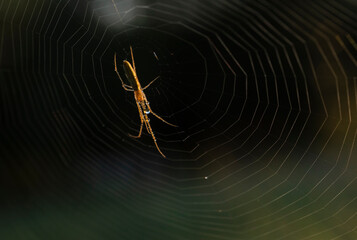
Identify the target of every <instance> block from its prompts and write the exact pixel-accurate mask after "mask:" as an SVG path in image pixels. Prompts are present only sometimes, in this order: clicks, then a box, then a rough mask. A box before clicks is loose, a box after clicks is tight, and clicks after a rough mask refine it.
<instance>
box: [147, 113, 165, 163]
mask: <svg viewBox="0 0 357 240" xmlns="http://www.w3.org/2000/svg"><path fill="white" fill-rule="evenodd" d="M144 117H145V120H144V122H145V127H146V130H147V131H148V133H149V134H150V135H151V137H152V139H153V140H154V143H155V146H156V149H157V150H158V151H159V153H160V154H161V156H163V157H164V158H166V156H165V155H164V154H163V153H162V152H161V150H160V148H159V145H157V142H156V137H155V135H154V133H153V131H152V129H151V126H150V122H149V121H150V120H149V118H148V116H147V115H146V114H144Z"/></svg>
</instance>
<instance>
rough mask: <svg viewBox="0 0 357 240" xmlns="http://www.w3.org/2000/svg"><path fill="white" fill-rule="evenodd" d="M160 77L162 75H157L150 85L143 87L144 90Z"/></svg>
mask: <svg viewBox="0 0 357 240" xmlns="http://www.w3.org/2000/svg"><path fill="white" fill-rule="evenodd" d="M159 77H160V76H157V77H156V78H155V79H154V80H152V81H151V82H150V83H149V84H148V85H146V86H145V87H144V88H143V90H145V89H147V88H148V87H149V86H150V85H151V83H153V82H155V81H156V80H157V79H158V78H159Z"/></svg>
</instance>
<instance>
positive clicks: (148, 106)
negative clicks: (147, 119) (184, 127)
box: [145, 99, 178, 127]
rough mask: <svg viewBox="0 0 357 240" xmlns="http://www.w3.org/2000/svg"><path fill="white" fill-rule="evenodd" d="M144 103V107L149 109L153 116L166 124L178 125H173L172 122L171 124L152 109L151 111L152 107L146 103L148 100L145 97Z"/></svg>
mask: <svg viewBox="0 0 357 240" xmlns="http://www.w3.org/2000/svg"><path fill="white" fill-rule="evenodd" d="M145 105H146V107H147V108H148V109H149V111H150V112H151V113H152V114H153V115H154V116H155V117H157V118H158V119H160V120H161V121H163V122H164V123H166V124H167V125H170V126H173V127H178V126H177V125H174V124H172V123H169V122H167V121H165V120H164V119H163V118H162V117H160V116H159V115H157V114H156V113H154V112H153V111H152V109H151V107H150V105H149V103H148V101H147V100H146V99H145Z"/></svg>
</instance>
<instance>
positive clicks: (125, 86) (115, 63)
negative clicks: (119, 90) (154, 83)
mask: <svg viewBox="0 0 357 240" xmlns="http://www.w3.org/2000/svg"><path fill="white" fill-rule="evenodd" d="M116 56H117V53H114V71H115V72H116V73H117V75H118V77H119V79H120V81H121V85H122V86H123V88H124V90H125V91H130V92H133V91H134V90H133V88H132V87H131V86H129V85H127V84H125V83H124V81H123V79H122V78H121V77H120V74H119V72H118V69H117V57H116Z"/></svg>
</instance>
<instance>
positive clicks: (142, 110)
mask: <svg viewBox="0 0 357 240" xmlns="http://www.w3.org/2000/svg"><path fill="white" fill-rule="evenodd" d="M130 53H131V60H132V62H133V67H132V66H131V64H130V62H128V61H126V60H124V61H123V68H124V72H125V76H126V78H127V79H128V81H129V83H130V85H127V84H125V83H124V81H123V79H122V78H121V77H120V74H119V72H118V70H117V59H116V53H114V66H115V69H114V70H115V72H116V73H117V75H118V77H119V79H120V81H121V83H122V86H123V88H124V90H126V91H130V92H134V97H135V102H136V106H137V107H138V110H139V115H140V121H141V125H140V131H139V134H138V135H137V136H133V135H131V134H129V136H130V137H133V138H140V137H141V132H142V130H143V124H144V123H145V127H146V130H147V131H148V133H149V134H150V135H151V137H152V139H153V140H154V143H155V146H156V148H157V150H158V151H159V152H160V154H161V155H162V156H163V157H164V158H166V157H165V155H164V154H163V153H162V152H161V150H160V148H159V146H158V145H157V142H156V138H155V135H154V133H153V131H152V129H151V126H150V122H149V121H150V120H149V117H148V114H150V113H152V114H153V115H154V116H155V117H157V118H158V119H160V120H161V121H163V122H164V123H166V124H168V125H171V126H173V127H177V126H176V125H173V124H171V123H169V122H166V121H165V120H164V119H162V118H161V117H160V116H158V115H157V114H156V113H154V112H153V111H152V110H151V108H150V106H149V102H148V100H147V99H146V96H145V93H144V91H143V90H145V89H146V88H148V87H149V86H150V85H151V84H152V83H153V82H155V81H156V79H158V78H159V76H158V77H156V78H155V79H154V80H152V81H151V82H150V83H149V84H148V85H146V86H145V87H144V88H142V87H141V85H140V82H139V79H138V76H137V75H136V69H135V62H134V56H133V49H132V48H131V46H130Z"/></svg>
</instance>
